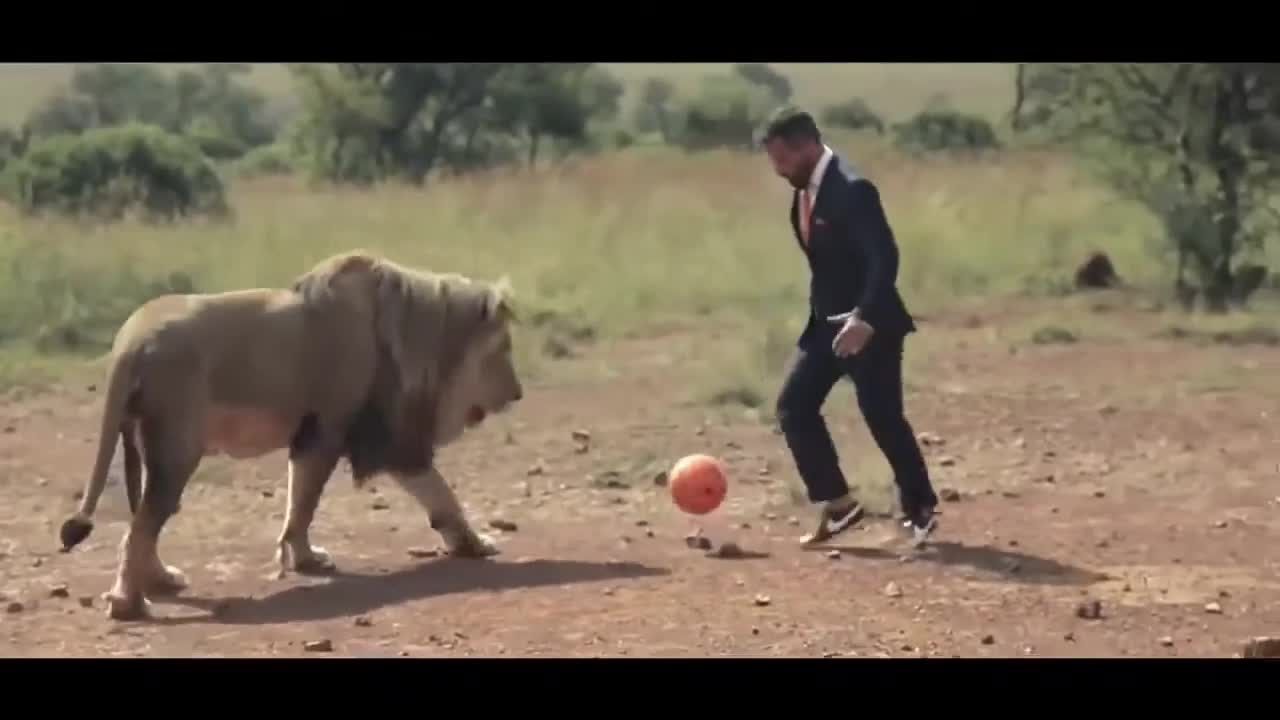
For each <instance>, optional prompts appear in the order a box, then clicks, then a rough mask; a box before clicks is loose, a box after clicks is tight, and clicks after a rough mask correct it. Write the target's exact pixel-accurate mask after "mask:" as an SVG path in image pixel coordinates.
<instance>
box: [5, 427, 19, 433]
mask: <svg viewBox="0 0 1280 720" xmlns="http://www.w3.org/2000/svg"><path fill="white" fill-rule="evenodd" d="M17 431H18V429H17V428H15V427H14V426H12V425H5V426H4V434H5V435H12V434H14V433H15V432H17Z"/></svg>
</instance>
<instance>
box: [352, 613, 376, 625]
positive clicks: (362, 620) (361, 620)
mask: <svg viewBox="0 0 1280 720" xmlns="http://www.w3.org/2000/svg"><path fill="white" fill-rule="evenodd" d="M355 624H356V627H366V628H367V627H373V620H371V619H370V618H369V617H368V616H366V615H361V616H360V617H358V618H356V620H355Z"/></svg>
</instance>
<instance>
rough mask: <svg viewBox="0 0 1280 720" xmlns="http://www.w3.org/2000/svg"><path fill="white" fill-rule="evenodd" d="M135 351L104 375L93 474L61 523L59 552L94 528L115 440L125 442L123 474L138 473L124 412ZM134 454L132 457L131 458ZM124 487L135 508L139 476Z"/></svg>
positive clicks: (126, 353)
mask: <svg viewBox="0 0 1280 720" xmlns="http://www.w3.org/2000/svg"><path fill="white" fill-rule="evenodd" d="M133 367H134V353H133V352H131V351H128V350H126V351H124V352H122V353H120V354H119V355H117V356H116V357H115V358H114V359H113V360H112V365H111V371H110V374H109V376H108V378H107V393H106V400H105V403H104V407H103V411H102V428H101V430H100V431H99V433H98V457H97V459H96V460H95V461H94V464H93V474H92V475H91V476H90V477H89V482H88V483H87V484H86V485H85V488H84V496H83V497H82V498H81V500H80V509H79V510H78V511H77V512H76V514H74V515H72V516H71V517H69V518H67V519H66V521H65V522H63V523H62V530H61V533H60V534H61V539H62V551H63V552H68V551H70V550H71V548H73V547H75V546H76V545H78V544H80V542H82V541H83V540H84V539H85V538H87V537H89V533H90V532H92V531H93V520H92V519H91V518H92V517H93V511H94V510H96V509H97V507H98V499H99V498H100V497H101V496H102V490H103V488H105V487H106V484H107V470H108V469H109V468H110V467H111V460H112V458H113V457H114V456H115V452H116V441H117V439H120V440H123V442H124V443H125V445H126V447H125V456H126V458H125V459H126V461H128V460H133V462H126V463H125V464H126V466H129V467H126V472H125V474H126V476H129V475H139V476H140V475H141V473H140V471H139V470H140V469H139V468H138V467H136V466H137V465H138V464H139V463H138V462H137V459H136V455H137V450H136V448H134V447H131V446H132V444H133V441H134V438H133V429H132V428H131V427H126V420H125V412H126V410H127V406H128V403H129V397H130V395H131V394H132V393H133ZM130 455H133V456H135V457H130ZM125 480H126V482H125V485H126V490H127V492H128V494H129V505H130V509H134V505H135V502H136V498H135V495H136V494H137V488H136V487H135V486H136V485H138V480H139V478H137V477H126V478H125Z"/></svg>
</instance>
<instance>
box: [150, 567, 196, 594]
mask: <svg viewBox="0 0 1280 720" xmlns="http://www.w3.org/2000/svg"><path fill="white" fill-rule="evenodd" d="M188 585H189V583H188V582H187V576H186V575H184V574H183V573H182V571H181V570H179V569H178V568H176V567H173V566H172V565H161V566H160V567H158V568H157V569H156V570H155V571H154V572H153V573H152V576H151V578H150V580H149V581H148V583H147V594H148V595H154V596H156V597H163V596H166V595H177V594H178V593H180V592H182V591H183V590H186V589H187V587H188Z"/></svg>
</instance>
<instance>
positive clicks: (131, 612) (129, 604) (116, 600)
mask: <svg viewBox="0 0 1280 720" xmlns="http://www.w3.org/2000/svg"><path fill="white" fill-rule="evenodd" d="M102 599H103V600H105V601H106V602H107V617H109V618H111V619H112V620H119V621H123V622H128V621H133V620H146V619H148V618H150V617H151V603H149V602H147V598H146V597H145V596H143V594H142V593H132V594H130V593H124V592H121V591H120V590H112V591H111V592H107V593H103V594H102Z"/></svg>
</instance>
